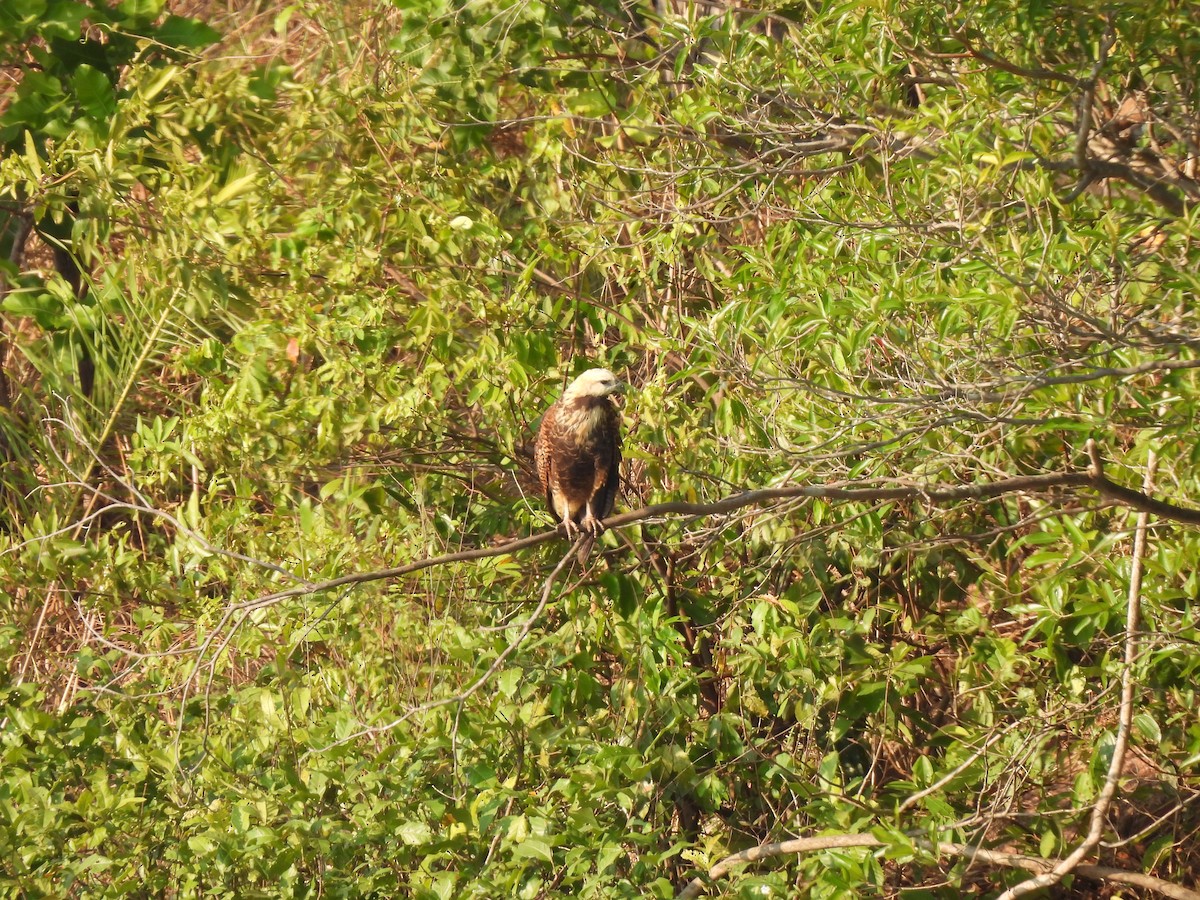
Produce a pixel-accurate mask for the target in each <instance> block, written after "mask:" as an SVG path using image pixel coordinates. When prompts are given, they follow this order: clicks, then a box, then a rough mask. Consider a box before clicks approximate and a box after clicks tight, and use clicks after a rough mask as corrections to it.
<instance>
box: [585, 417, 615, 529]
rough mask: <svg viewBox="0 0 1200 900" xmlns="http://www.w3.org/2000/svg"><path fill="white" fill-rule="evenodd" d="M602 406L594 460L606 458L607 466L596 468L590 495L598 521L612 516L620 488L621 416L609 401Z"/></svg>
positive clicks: (598, 460) (601, 460)
mask: <svg viewBox="0 0 1200 900" xmlns="http://www.w3.org/2000/svg"><path fill="white" fill-rule="evenodd" d="M604 405H605V407H606V409H605V413H604V425H603V428H602V432H603V433H602V434H600V435H597V439H598V445H599V446H598V448H597V453H596V460H597V462H598V463H600V462H603V461H604V459H605V457H607V462H608V465H607V466H603V467H601V466H597V469H598V471H597V472H596V490H595V493H594V494H593V495H592V511H593V512H594V513H595V514H596V517H597V518H600V519H606V518H608V517H609V516H610V515H612V511H613V506H614V505H616V502H617V491H618V490H619V489H620V487H621V414H620V413H619V412H617V408H616V406H614V405H613V403H612V402H611V401H605V404H604ZM602 474H603V480H602V479H601V475H602Z"/></svg>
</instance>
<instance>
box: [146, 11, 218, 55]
mask: <svg viewBox="0 0 1200 900" xmlns="http://www.w3.org/2000/svg"><path fill="white" fill-rule="evenodd" d="M155 37H156V38H158V40H160V41H162V42H163V43H164V44H166V45H168V46H170V47H183V48H185V49H188V50H200V49H203V48H204V47H208V46H211V45H212V44H215V43H217V41H219V40H220V39H221V33H220V32H219V31H217V30H216V29H215V28H213V27H212V26H211V25H208V24H206V23H204V22H202V21H200V20H199V19H191V18H187V17H185V16H175V15H171V16H167V17H166V19H164V20H163V23H162V24H161V25H159V26H158V28H157V29H155Z"/></svg>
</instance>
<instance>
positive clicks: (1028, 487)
mask: <svg viewBox="0 0 1200 900" xmlns="http://www.w3.org/2000/svg"><path fill="white" fill-rule="evenodd" d="M1081 487H1082V488H1088V487H1090V488H1092V489H1093V490H1095V491H1096V492H1097V493H1099V494H1100V496H1101V497H1103V498H1104V499H1105V500H1108V501H1109V502H1111V503H1115V504H1117V505H1120V506H1127V507H1129V508H1131V509H1136V510H1139V511H1141V512H1146V513H1149V514H1150V515H1154V516H1158V517H1160V518H1163V519H1170V520H1172V521H1176V522H1182V523H1184V524H1186V525H1200V510H1195V509H1189V508H1187V507H1182V506H1176V505H1175V504H1173V503H1167V502H1165V501H1163V500H1156V499H1154V498H1153V497H1150V496H1148V495H1147V494H1144V493H1142V492H1140V491H1135V490H1133V489H1131V488H1127V487H1123V486H1122V485H1119V484H1117V483H1116V482H1114V481H1111V480H1110V479H1109V478H1107V477H1106V476H1105V475H1104V472H1103V470H1102V469H1101V468H1100V467H1099V466H1097V465H1096V464H1095V463H1093V464H1092V465H1091V466H1090V467H1089V469H1088V470H1087V471H1084V472H1051V473H1047V474H1044V475H1018V476H1016V477H1014V478H1003V479H1001V480H999V481H987V482H979V483H976V484H963V485H945V484H938V485H928V486H924V485H897V486H894V487H846V486H844V485H842V484H832V485H817V484H813V485H792V486H787V487H777V488H760V489H758V490H752V491H742V492H741V493H738V494H732V495H730V496H728V497H725V498H723V499H721V500H717V501H715V502H713V503H693V502H687V501H682V500H675V501H669V502H667V503H655V504H653V505H651V506H644V507H642V508H641V509H635V510H632V511H630V512H625V513H621V514H620V515H616V516H610V517H609V518H607V519H605V520H604V526H605V527H606V528H623V527H625V526H626V525H633V524H635V523H637V522H641V521H644V520H647V519H654V518H658V517H660V516H686V517H689V518H699V517H702V516H718V515H723V514H725V513H731V512H735V511H737V510H739V509H744V508H746V507H748V506H763V505H765V504H768V503H771V502H772V501H775V500H798V499H812V500H840V501H845V502H854V501H858V502H879V501H889V500H921V501H925V502H926V503H953V502H955V501H958V500H991V499H995V498H996V497H1002V496H1004V495H1006V494H1035V493H1041V492H1044V491H1050V490H1054V489H1056V488H1081ZM561 533H562V531H561V528H560V529H556V530H554V531H543V532H541V533H539V534H532V535H530V536H529V537H524V538H519V539H517V540H515V541H508V542H507V543H503V544H497V545H496V546H494V547H479V548H476V549H474V550H463V551H460V552H458V553H446V554H443V555H441V556H432V557H428V558H426V559H419V560H416V561H415V562H411V563H406V564H404V565H402V566H393V567H391V568H387V569H377V570H374V571H371V572H356V573H354V574H352V575H342V576H340V577H338V578H331V579H329V580H328V581H319V582H314V583H312V584H302V585H297V586H296V587H292V588H287V589H285V590H282V591H276V592H275V593H272V594H266V595H264V596H262V597H257V598H255V599H253V600H247V601H245V602H244V603H239V604H236V605H234V606H233V607H231V610H232V611H238V610H249V609H258V608H260V607H263V606H269V605H271V604H273V603H278V602H280V601H282V600H288V599H291V598H293V597H301V596H305V595H308V594H316V593H320V592H323V591H328V590H333V589H335V588H339V587H343V586H345V585H350V584H365V583H368V582H372V581H385V580H388V579H392V578H399V577H401V576H404V575H410V574H412V573H413V572H419V571H421V570H422V569H428V568H431V567H433V566H440V565H446V564H447V563H454V562H468V561H470V560H476V559H486V558H488V557H492V556H506V555H508V554H510V553H515V552H516V551H518V550H525V549H527V548H529V547H535V546H537V545H538V544H544V543H545V542H546V541H549V540H552V539H553V538H555V537H557V536H558V535H560V534H561Z"/></svg>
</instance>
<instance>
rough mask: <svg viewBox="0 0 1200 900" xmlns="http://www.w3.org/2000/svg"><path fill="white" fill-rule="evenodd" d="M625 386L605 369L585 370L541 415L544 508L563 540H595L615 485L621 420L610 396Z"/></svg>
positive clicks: (537, 452) (538, 458)
mask: <svg viewBox="0 0 1200 900" xmlns="http://www.w3.org/2000/svg"><path fill="white" fill-rule="evenodd" d="M624 389H625V384H624V383H623V382H621V381H619V380H618V379H617V376H616V375H614V374H613V373H612V372H610V371H609V370H608V369H588V370H587V371H586V372H584V373H583V374H582V375H580V376H579V377H578V378H576V379H575V380H574V381H572V382H571V383H570V385H568V386H567V389H566V390H565V391H564V392H563V395H562V399H560V400H559V401H558V402H557V403H555V404H554V405H553V406H551V407H550V408H549V409H548V410H546V415H545V416H543V417H542V424H541V427H540V428H539V429H538V436H537V443H536V444H535V445H534V451H533V455H534V461H535V462H536V464H537V473H538V479H539V480H540V481H541V482H542V489H543V490H544V491H545V492H546V505H547V506H549V507H550V512H551V513H553V514H554V516H555V517H556V518H557V519H558V520H559V521H560V522H562V525H563V527H564V528H565V529H566V531H567V536H568V537H574V536H575V535H576V534H577V533H578V532H580V531H583V533H584V534H588V535H591V536H592V537H595V536H597V535H599V534H600V532H601V531H603V530H604V525H603V523H602V522H601V519H603V518H604V517H605V516H607V515H609V514H610V513H611V512H612V509H613V503H614V502H615V501H616V499H617V487H618V485H619V483H620V473H619V469H620V466H621V416H620V413H619V412H618V411H617V406H616V404H615V403H613V400H612V395H613V394H615V393H617V392H619V391H622V390H624Z"/></svg>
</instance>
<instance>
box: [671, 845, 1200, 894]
mask: <svg viewBox="0 0 1200 900" xmlns="http://www.w3.org/2000/svg"><path fill="white" fill-rule="evenodd" d="M915 843H916V844H917V846H919V847H922V848H924V849H926V850H929V851H932V852H936V853H938V854H945V855H947V856H961V857H965V858H966V859H969V860H971V861H972V862H980V863H985V864H987V865H991V866H997V867H1002V868H1009V869H1024V870H1026V871H1029V872H1043V871H1045V870H1046V869H1047V868H1049V867H1051V866H1054V865H1055V864H1056V863H1058V862H1059V861H1058V860H1047V859H1039V858H1037V857H1035V856H1023V855H1020V854H1017V853H1007V852H1004V851H1001V850H987V849H984V848H982V847H972V846H969V845H966V844H953V843H949V842H946V841H940V842H938V843H937V844H936V845H935V844H931V843H929V842H927V841H923V840H917V841H916V842H915ZM884 846H886V844H885V843H884V841H882V840H880V839H879V838H877V837H875V836H874V835H871V834H831V835H822V836H821V837H810V838H797V839H795V840H791V841H780V842H778V843H772V844H760V845H759V846H757V847H751V848H750V849H749V850H743V851H742V852H740V853H734V854H733V855H731V856H727V857H725V858H724V859H723V860H721V861H720V862H719V863H717V864H716V865H715V866H713V867H712V868H711V869H709V870H708V874H707V875H706V876H699V877H696V878H693V879H692V880H691V881H690V882H688V884H687V885H686V886H685V887H684V889H683V890H682V891H680V892H679V893H678V894H676V896H675V900H695V898H697V897H700V896H702V895H703V894H704V892H705V891H706V890H707V889H708V886H709V885H710V884H711V883H712V882H714V881H716V880H717V879H718V878H722V877H724V876H725V875H727V874H728V873H729V872H730V871H732V870H733V869H734V868H736V867H738V866H741V865H745V864H746V863H750V862H755V861H757V860H760V859H768V858H770V857H773V856H790V855H793V854H799V853H813V852H815V851H819V850H842V849H850V848H854V847H884ZM1074 872H1075V874H1077V875H1082V876H1083V877H1084V878H1089V879H1091V880H1093V881H1111V882H1115V883H1118V884H1130V885H1134V886H1136V887H1140V888H1145V889H1146V890H1150V891H1155V892H1156V893H1159V894H1162V895H1163V896H1164V897H1170V898H1172V900H1200V891H1194V890H1192V889H1191V888H1187V887H1184V886H1183V885H1180V884H1175V883H1174V882H1171V881H1165V880H1164V879H1162V878H1156V877H1155V876H1153V875H1144V874H1143V873H1141V872H1130V871H1128V870H1126V869H1116V868H1112V867H1111V866H1077V867H1076V868H1075V869H1074Z"/></svg>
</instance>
